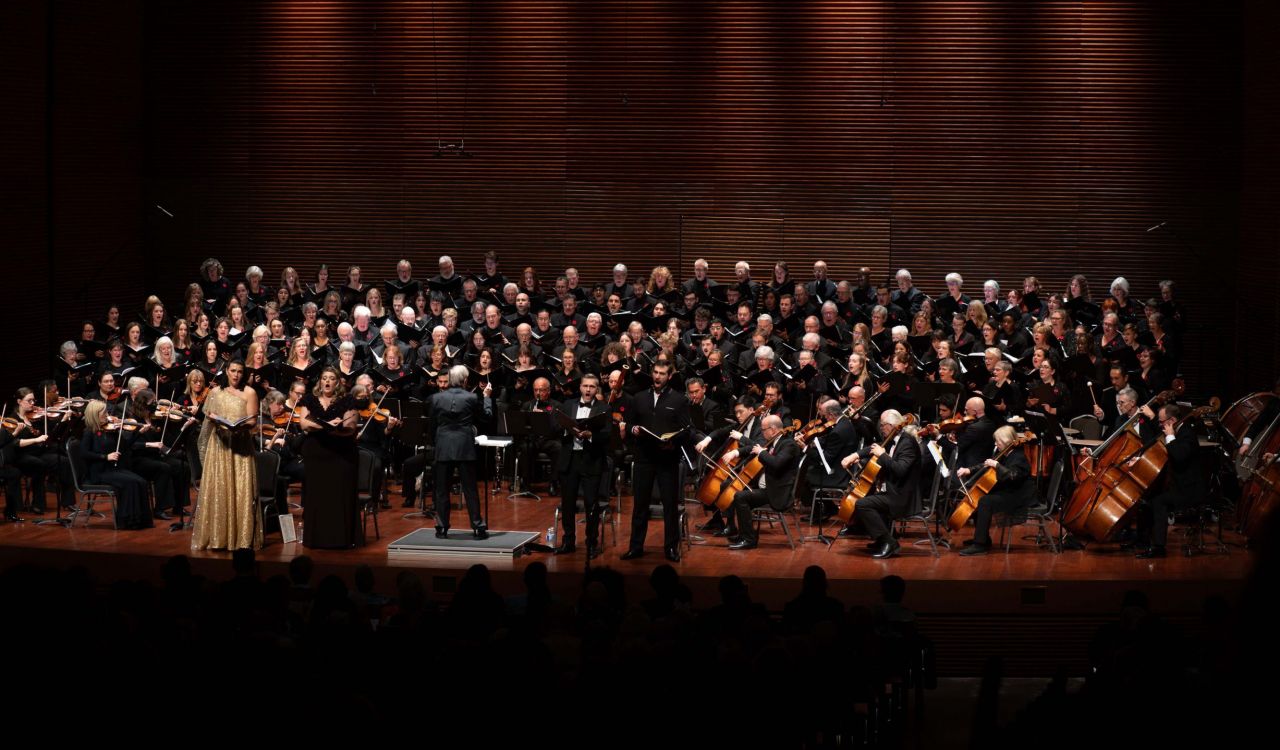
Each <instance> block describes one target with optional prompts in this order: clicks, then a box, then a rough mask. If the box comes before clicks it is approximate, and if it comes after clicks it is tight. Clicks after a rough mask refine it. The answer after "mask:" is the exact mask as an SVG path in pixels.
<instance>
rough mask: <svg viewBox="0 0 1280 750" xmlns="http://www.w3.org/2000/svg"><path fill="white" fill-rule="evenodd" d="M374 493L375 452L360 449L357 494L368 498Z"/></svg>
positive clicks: (357, 469) (357, 462)
mask: <svg viewBox="0 0 1280 750" xmlns="http://www.w3.org/2000/svg"><path fill="white" fill-rule="evenodd" d="M372 492H373V451H370V450H367V449H365V448H361V449H360V455H359V458H358V459H357V461H356V493H357V494H358V495H361V496H367V495H369V494H371V493H372Z"/></svg>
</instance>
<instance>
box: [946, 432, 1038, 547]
mask: <svg viewBox="0 0 1280 750" xmlns="http://www.w3.org/2000/svg"><path fill="white" fill-rule="evenodd" d="M1016 436H1017V433H1015V432H1014V429H1013V428H1012V427H1010V426H1009V425H1005V426H1003V427H1001V428H999V429H997V430H996V432H995V449H996V452H997V453H1001V452H1004V455H1003V456H1001V457H1000V460H998V461H997V460H996V459H995V458H994V457H990V458H987V459H986V460H985V461H983V462H982V463H981V464H978V465H977V466H972V467H969V466H961V467H960V468H958V469H956V476H957V477H959V478H960V479H964V478H965V477H968V476H971V475H972V476H979V475H981V474H982V472H983V471H985V470H987V469H993V470H994V471H995V472H996V484H995V487H993V488H992V489H991V491H990V492H988V493H987V494H986V495H985V496H983V497H982V499H980V500H978V508H977V509H976V510H975V511H974V512H973V539H970V540H966V541H965V543H964V549H962V550H960V554H961V555H962V556H964V557H970V556H972V555H985V554H987V552H988V551H990V550H991V516H992V515H994V514H996V513H1010V512H1012V511H1015V510H1019V509H1021V508H1025V507H1027V506H1028V505H1030V504H1031V501H1032V499H1033V494H1032V493H1033V491H1034V490H1035V483H1034V482H1030V481H1028V478H1029V477H1030V475H1031V465H1030V464H1029V463H1027V455H1026V453H1025V452H1024V451H1022V450H1010V451H1007V452H1005V449H1007V448H1008V447H1009V446H1010V445H1012V444H1013V442H1014V440H1015V439H1016Z"/></svg>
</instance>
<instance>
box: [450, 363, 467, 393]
mask: <svg viewBox="0 0 1280 750" xmlns="http://www.w3.org/2000/svg"><path fill="white" fill-rule="evenodd" d="M466 382H467V366H466V365H454V366H453V367H450V368H449V387H450V388H461V387H462V386H463V385H464V384H465V383H466Z"/></svg>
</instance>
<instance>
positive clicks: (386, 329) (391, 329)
mask: <svg viewBox="0 0 1280 750" xmlns="http://www.w3.org/2000/svg"><path fill="white" fill-rule="evenodd" d="M398 330H399V329H397V328H396V324H395V323H392V322H391V321H389V320H388V321H387V322H386V323H383V324H382V327H381V328H379V329H378V333H390V334H391V335H392V336H394V335H396V332H397V331H398Z"/></svg>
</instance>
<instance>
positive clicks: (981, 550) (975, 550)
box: [960, 544, 991, 557]
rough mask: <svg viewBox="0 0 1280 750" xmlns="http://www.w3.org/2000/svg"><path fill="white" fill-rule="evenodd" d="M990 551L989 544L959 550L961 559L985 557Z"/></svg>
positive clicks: (974, 545) (972, 545)
mask: <svg viewBox="0 0 1280 750" xmlns="http://www.w3.org/2000/svg"><path fill="white" fill-rule="evenodd" d="M990 551H991V545H990V544H970V545H969V546H968V547H965V548H964V549H962V550H960V556H961V557H973V556H974V555H985V554H987V553H988V552H990Z"/></svg>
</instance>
